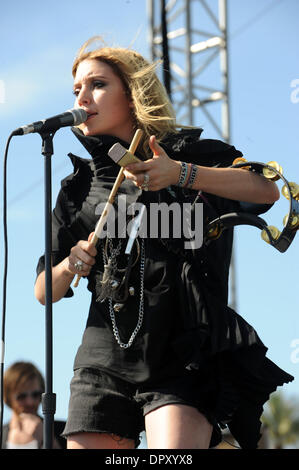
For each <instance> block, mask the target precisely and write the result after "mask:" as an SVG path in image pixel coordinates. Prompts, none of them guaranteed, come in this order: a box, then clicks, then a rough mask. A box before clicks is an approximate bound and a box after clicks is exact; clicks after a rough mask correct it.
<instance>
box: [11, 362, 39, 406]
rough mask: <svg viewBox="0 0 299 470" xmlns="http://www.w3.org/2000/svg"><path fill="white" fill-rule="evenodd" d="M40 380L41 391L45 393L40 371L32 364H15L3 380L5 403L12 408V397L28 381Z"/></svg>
mask: <svg viewBox="0 0 299 470" xmlns="http://www.w3.org/2000/svg"><path fill="white" fill-rule="evenodd" d="M34 379H38V381H39V383H40V390H41V391H42V392H44V390H45V381H44V378H43V376H42V375H41V373H40V371H39V370H38V369H37V368H36V367H35V366H34V365H33V364H32V363H31V362H15V363H14V364H12V365H11V366H10V367H9V368H8V369H6V371H5V374H4V380H3V395H4V402H5V403H6V405H7V406H9V407H11V397H12V395H13V394H14V393H17V392H18V390H19V389H20V388H22V387H23V386H24V385H25V384H26V383H27V382H28V381H30V380H34Z"/></svg>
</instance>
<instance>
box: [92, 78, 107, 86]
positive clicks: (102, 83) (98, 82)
mask: <svg viewBox="0 0 299 470" xmlns="http://www.w3.org/2000/svg"><path fill="white" fill-rule="evenodd" d="M105 85H106V83H104V82H102V81H101V80H95V81H94V82H93V88H102V87H104V86H105Z"/></svg>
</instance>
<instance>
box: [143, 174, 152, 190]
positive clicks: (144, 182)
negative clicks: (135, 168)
mask: <svg viewBox="0 0 299 470" xmlns="http://www.w3.org/2000/svg"><path fill="white" fill-rule="evenodd" d="M149 180H150V176H149V174H148V173H144V180H143V183H142V185H141V189H143V190H144V191H148V183H149Z"/></svg>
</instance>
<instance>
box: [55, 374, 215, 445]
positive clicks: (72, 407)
mask: <svg viewBox="0 0 299 470" xmlns="http://www.w3.org/2000/svg"><path fill="white" fill-rule="evenodd" d="M70 387H71V397H70V402H69V411H68V419H67V422H66V426H65V429H64V431H63V433H62V436H64V437H67V436H69V435H71V434H75V433H82V432H96V433H109V434H115V435H117V436H119V437H121V438H128V439H133V440H134V441H135V447H138V445H139V444H140V437H139V436H140V433H141V432H142V431H144V429H145V424H144V416H145V415H146V414H147V413H149V412H150V411H153V410H155V409H157V408H159V407H160V406H163V405H167V404H168V405H169V404H184V405H189V406H193V407H195V408H197V409H198V410H199V411H200V412H201V413H202V414H204V415H205V416H206V418H207V419H208V421H209V422H210V423H211V424H215V423H214V422H213V421H214V420H213V416H212V413H211V411H210V409H211V406H212V405H211V403H210V401H211V393H209V392H210V391H209V390H207V389H206V390H205V392H204V393H203V388H202V386H200V383H199V381H198V377H197V376H196V374H193V373H192V372H191V371H187V370H183V371H182V373H181V374H179V375H178V376H177V377H171V378H167V379H165V380H160V381H159V383H158V384H151V385H149V384H148V385H142V386H141V385H140V384H137V385H136V384H132V383H131V382H128V381H126V380H123V379H121V378H119V377H116V376H114V375H111V374H108V373H107V372H103V371H100V370H98V369H91V368H80V369H77V370H75V372H74V376H73V378H72V381H71V386H70ZM199 388H200V389H199ZM215 430H216V434H215ZM215 437H216V441H217V442H216V441H215ZM212 440H213V441H214V443H213V446H214V445H215V443H219V442H220V440H221V438H219V430H218V429H217V427H216V428H215V426H214V430H213V438H212Z"/></svg>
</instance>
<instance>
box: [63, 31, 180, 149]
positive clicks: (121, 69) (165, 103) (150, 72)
mask: <svg viewBox="0 0 299 470" xmlns="http://www.w3.org/2000/svg"><path fill="white" fill-rule="evenodd" d="M97 40H100V41H101V42H102V44H103V46H102V47H99V48H96V49H94V50H91V51H90V50H87V49H88V46H90V45H91V44H92V43H93V42H95V41H97ZM91 59H95V60H99V61H101V62H105V63H107V64H108V65H110V66H111V67H112V69H113V71H114V73H116V75H118V76H119V77H120V79H121V80H122V82H123V84H124V87H125V90H126V92H127V94H128V96H129V97H130V99H131V100H132V103H133V113H134V122H135V128H139V129H142V130H143V132H144V134H143V138H142V140H141V146H142V148H143V151H144V153H145V154H146V155H147V154H149V153H150V151H149V147H148V138H149V137H150V136H151V135H152V134H155V136H156V138H157V140H158V141H161V140H162V139H163V138H164V137H165V136H166V135H167V134H168V133H170V132H172V133H173V132H176V131H177V127H178V126H177V123H176V117H175V112H174V109H173V107H172V104H171V102H170V100H169V98H168V95H167V92H166V90H165V87H164V86H163V84H162V83H161V82H160V80H159V79H158V77H157V75H156V64H150V63H149V62H147V61H146V60H145V59H144V57H143V56H142V55H141V54H139V53H138V52H136V51H133V50H131V49H126V48H122V47H108V46H106V45H105V43H104V41H103V39H102V38H101V37H100V36H95V37H92V38H90V39H88V40H87V41H86V42H85V43H84V44H83V45H82V47H81V48H80V49H79V52H78V54H77V56H76V58H75V61H74V63H73V68H72V74H73V77H75V75H76V72H77V68H78V65H79V64H80V63H81V62H82V61H84V60H91Z"/></svg>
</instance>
